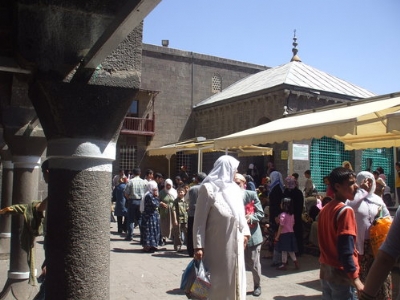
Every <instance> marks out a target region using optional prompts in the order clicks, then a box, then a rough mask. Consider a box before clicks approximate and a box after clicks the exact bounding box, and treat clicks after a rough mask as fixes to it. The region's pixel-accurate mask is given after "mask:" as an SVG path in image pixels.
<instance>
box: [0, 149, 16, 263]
mask: <svg viewBox="0 0 400 300" xmlns="http://www.w3.org/2000/svg"><path fill="white" fill-rule="evenodd" d="M0 154H1V164H2V167H3V174H2V187H1V208H4V207H7V206H10V205H11V204H12V187H13V176H14V164H13V163H12V161H11V153H10V151H9V149H8V147H7V146H5V147H4V148H3V150H1V151H0ZM10 241H11V216H10V215H0V259H1V260H3V259H9V258H10Z"/></svg>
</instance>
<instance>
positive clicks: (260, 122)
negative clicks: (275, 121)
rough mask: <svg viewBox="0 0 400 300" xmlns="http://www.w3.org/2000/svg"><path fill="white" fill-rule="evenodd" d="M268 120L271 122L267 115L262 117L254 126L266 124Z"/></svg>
mask: <svg viewBox="0 0 400 300" xmlns="http://www.w3.org/2000/svg"><path fill="white" fill-rule="evenodd" d="M269 122H271V119H269V118H267V117H262V118H260V119H258V121H257V123H256V124H257V125H256V126H259V125H262V124H267V123H269Z"/></svg>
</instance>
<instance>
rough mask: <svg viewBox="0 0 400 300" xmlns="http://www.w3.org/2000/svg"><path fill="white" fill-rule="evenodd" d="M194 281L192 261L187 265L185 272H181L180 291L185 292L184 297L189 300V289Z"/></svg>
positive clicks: (193, 264) (193, 263) (194, 269)
mask: <svg viewBox="0 0 400 300" xmlns="http://www.w3.org/2000/svg"><path fill="white" fill-rule="evenodd" d="M195 280H196V266H195V260H194V259H192V260H191V261H190V263H189V264H188V265H187V267H186V269H185V271H183V274H182V278H181V286H180V289H181V290H182V291H184V292H185V294H186V296H187V297H188V298H189V299H190V288H191V287H192V285H193V283H194V281H195Z"/></svg>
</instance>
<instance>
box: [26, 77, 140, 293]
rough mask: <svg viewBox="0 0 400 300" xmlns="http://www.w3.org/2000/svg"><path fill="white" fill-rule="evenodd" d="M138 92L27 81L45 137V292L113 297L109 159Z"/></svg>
mask: <svg viewBox="0 0 400 300" xmlns="http://www.w3.org/2000/svg"><path fill="white" fill-rule="evenodd" d="M136 94H137V90H136V89H127V88H115V87H105V86H94V85H87V84H77V83H63V82H50V81H44V80H38V81H36V82H35V83H34V84H33V85H32V86H31V89H30V93H29V95H30V97H31V99H32V103H33V105H34V106H35V109H36V112H37V114H38V116H39V119H40V122H41V124H42V126H43V130H44V133H45V135H46V138H47V140H48V146H47V158H48V159H49V184H48V191H49V194H48V206H47V235H46V238H45V239H46V242H45V244H46V253H45V255H46V263H47V275H46V298H48V299H57V300H63V299H85V300H102V299H104V300H105V299H109V298H110V291H109V285H110V280H109V275H110V267H109V264H110V241H109V231H110V197H111V171H112V170H111V169H112V165H111V164H112V161H113V160H115V149H116V141H117V138H118V135H119V130H120V127H121V123H122V121H123V118H124V117H125V114H126V112H127V110H128V107H129V105H130V104H131V102H132V100H133V99H135V96H136ZM49 112H51V113H49Z"/></svg>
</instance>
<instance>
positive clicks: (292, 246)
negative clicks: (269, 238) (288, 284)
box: [275, 198, 299, 270]
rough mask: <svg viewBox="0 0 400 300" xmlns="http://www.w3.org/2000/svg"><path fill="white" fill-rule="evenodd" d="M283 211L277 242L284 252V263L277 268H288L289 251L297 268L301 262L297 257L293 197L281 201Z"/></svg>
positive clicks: (280, 216)
mask: <svg viewBox="0 0 400 300" xmlns="http://www.w3.org/2000/svg"><path fill="white" fill-rule="evenodd" d="M281 209H282V213H281V214H280V215H279V220H277V223H279V228H278V232H277V234H276V237H275V243H276V244H277V246H278V248H279V250H280V251H281V252H282V264H281V265H280V266H279V267H277V270H286V263H287V255H288V253H289V255H290V258H291V259H292V260H293V262H294V265H295V268H296V269H298V268H299V264H298V262H297V259H296V254H295V252H297V251H298V250H297V243H296V237H295V235H294V230H293V225H294V215H293V203H292V199H291V198H283V199H282V202H281Z"/></svg>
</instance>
